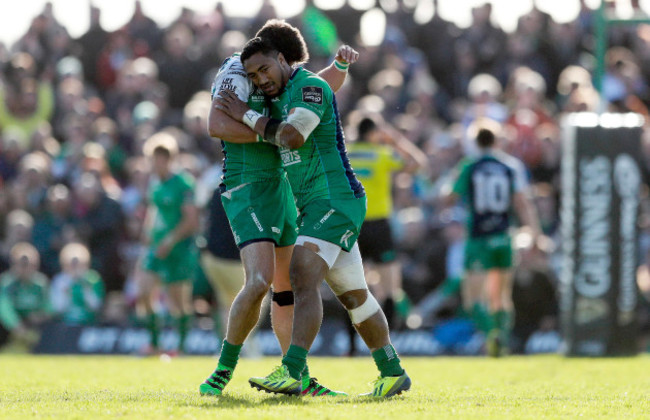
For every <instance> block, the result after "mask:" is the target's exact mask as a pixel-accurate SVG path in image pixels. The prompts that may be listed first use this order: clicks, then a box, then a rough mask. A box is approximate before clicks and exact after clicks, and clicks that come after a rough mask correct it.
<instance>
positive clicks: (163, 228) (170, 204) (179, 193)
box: [149, 172, 194, 247]
mask: <svg viewBox="0 0 650 420" xmlns="http://www.w3.org/2000/svg"><path fill="white" fill-rule="evenodd" d="M149 202H150V203H151V204H153V205H154V206H155V208H156V218H155V220H154V223H153V227H152V228H151V245H152V246H154V247H156V246H158V245H160V243H161V241H162V240H163V239H164V238H165V236H167V235H168V234H169V233H170V232H171V231H172V230H174V229H175V228H176V226H178V224H179V223H180V221H181V219H182V218H183V211H182V209H183V206H184V205H185V204H194V178H193V177H192V175H190V174H188V173H186V172H179V173H175V174H172V175H171V176H170V177H169V178H167V179H166V180H160V179H158V178H154V180H153V181H152V182H151V184H150V186H149Z"/></svg>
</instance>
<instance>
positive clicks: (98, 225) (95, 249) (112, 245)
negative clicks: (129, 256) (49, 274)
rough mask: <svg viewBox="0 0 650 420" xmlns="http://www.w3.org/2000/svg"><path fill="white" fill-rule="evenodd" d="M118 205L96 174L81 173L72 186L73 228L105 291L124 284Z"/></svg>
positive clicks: (121, 232) (121, 225)
mask: <svg viewBox="0 0 650 420" xmlns="http://www.w3.org/2000/svg"><path fill="white" fill-rule="evenodd" d="M120 210H121V208H120V204H119V203H118V202H117V201H116V200H115V199H113V198H111V197H109V196H108V195H107V194H106V192H105V191H104V189H103V188H102V184H101V182H100V180H99V179H98V177H97V175H95V174H93V173H91V172H84V173H83V174H82V175H81V176H80V177H79V179H78V180H77V182H76V183H75V185H74V210H73V211H74V214H75V218H76V220H77V223H76V226H75V228H76V230H77V232H78V233H79V238H80V240H81V241H83V243H86V244H88V245H87V246H88V249H89V251H90V255H91V267H92V268H93V269H95V270H97V271H98V272H99V274H100V276H101V278H102V279H104V281H105V282H106V287H107V289H108V290H109V291H113V290H121V289H122V286H123V285H124V277H123V273H122V272H121V270H120V258H119V252H118V245H119V241H120V238H121V237H122V235H123V228H124V219H123V215H122V212H121V211H120Z"/></svg>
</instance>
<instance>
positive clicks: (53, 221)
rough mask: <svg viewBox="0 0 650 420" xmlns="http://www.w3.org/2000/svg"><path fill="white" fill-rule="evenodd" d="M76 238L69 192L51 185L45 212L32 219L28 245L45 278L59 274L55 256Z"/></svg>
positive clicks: (64, 187) (57, 261) (62, 187)
mask: <svg viewBox="0 0 650 420" xmlns="http://www.w3.org/2000/svg"><path fill="white" fill-rule="evenodd" d="M76 236H77V234H76V232H75V229H74V218H73V217H72V200H71V197H70V191H69V190H68V187H66V186H65V185H63V184H56V185H53V186H51V187H50V188H48V190H47V196H46V199H45V210H44V211H43V212H42V213H41V214H40V215H39V216H38V217H37V218H36V222H35V224H34V230H33V232H32V243H33V244H34V246H35V247H36V249H37V250H38V251H39V253H40V255H41V261H42V262H41V267H42V270H43V272H44V273H45V274H46V275H47V276H48V277H52V276H54V275H55V274H56V273H58V272H59V271H61V266H60V265H59V253H60V252H61V249H62V248H63V246H64V245H65V244H66V243H69V242H72V241H73V240H75V239H76Z"/></svg>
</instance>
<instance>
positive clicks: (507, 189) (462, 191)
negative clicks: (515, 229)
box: [453, 150, 528, 237]
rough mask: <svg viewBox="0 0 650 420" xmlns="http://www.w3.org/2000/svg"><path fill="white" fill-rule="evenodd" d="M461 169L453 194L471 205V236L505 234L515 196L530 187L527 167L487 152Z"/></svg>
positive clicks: (519, 162)
mask: <svg viewBox="0 0 650 420" xmlns="http://www.w3.org/2000/svg"><path fill="white" fill-rule="evenodd" d="M459 166H460V168H459V175H458V178H457V179H456V182H455V183H454V187H453V191H454V192H455V193H456V194H458V195H459V196H461V197H462V198H463V200H464V201H465V203H466V204H467V205H468V208H469V217H468V232H469V235H470V237H481V236H487V235H493V234H498V233H505V232H506V231H507V230H508V229H509V228H510V226H511V224H512V220H511V219H512V217H511V210H512V202H513V195H514V194H515V193H517V192H522V191H524V190H525V189H526V188H527V186H528V181H527V178H526V169H525V167H524V164H523V163H522V162H521V161H520V160H518V159H516V158H514V157H512V156H510V155H508V154H506V153H503V152H498V151H494V150H487V151H485V152H484V153H483V154H481V155H480V156H478V157H476V158H473V159H467V160H464V161H463V162H461V163H460V165H459Z"/></svg>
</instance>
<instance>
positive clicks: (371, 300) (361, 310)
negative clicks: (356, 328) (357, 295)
mask: <svg viewBox="0 0 650 420" xmlns="http://www.w3.org/2000/svg"><path fill="white" fill-rule="evenodd" d="M380 310H381V307H380V306H379V303H378V302H377V299H375V297H374V296H373V295H372V294H371V293H370V292H368V296H367V297H366V301H365V302H363V303H362V304H361V306H359V307H357V308H354V309H350V310H349V311H348V314H350V320H351V321H352V323H353V324H355V325H357V324H361V323H362V322H363V321H365V320H367V319H368V318H370V317H371V316H373V315H374V314H376V313H377V312H378V311H380Z"/></svg>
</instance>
